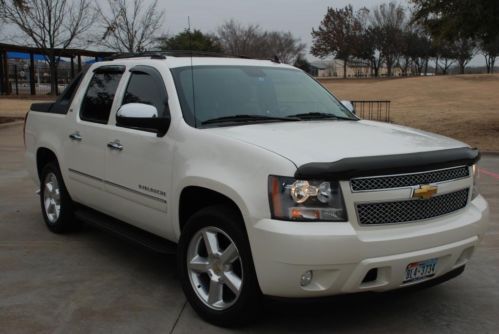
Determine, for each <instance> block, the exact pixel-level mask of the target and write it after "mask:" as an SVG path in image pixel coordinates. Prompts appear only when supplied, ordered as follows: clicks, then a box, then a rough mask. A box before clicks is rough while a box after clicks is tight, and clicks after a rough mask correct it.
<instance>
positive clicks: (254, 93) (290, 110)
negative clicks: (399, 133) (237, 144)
mask: <svg viewBox="0 0 499 334" xmlns="http://www.w3.org/2000/svg"><path fill="white" fill-rule="evenodd" d="M192 69H193V71H192ZM172 73H173V77H174V80H175V85H176V87H177V92H178V95H179V98H180V104H181V107H182V113H183V115H184V119H185V120H186V122H187V123H188V124H190V125H191V126H196V127H201V126H202V125H203V124H216V123H217V119H221V120H223V121H227V118H229V119H230V120H231V121H233V122H235V123H238V122H244V123H251V122H260V123H261V122H264V121H285V120H284V119H285V118H288V117H289V118H295V120H296V116H299V115H303V114H315V115H323V116H324V114H325V116H326V117H324V118H330V119H351V120H356V119H357V118H356V117H355V116H354V115H353V114H352V113H351V112H350V111H348V109H346V108H345V107H344V106H343V105H342V104H341V103H340V102H339V101H338V100H337V99H336V98H335V97H334V96H333V95H331V94H330V93H329V92H328V91H327V90H326V89H325V88H324V87H322V86H321V85H320V84H319V83H317V82H316V81H315V80H314V79H312V78H311V77H309V76H308V75H307V74H305V73H304V72H302V71H300V70H294V69H283V68H271V67H254V66H194V67H192V68H191V67H190V66H188V67H179V68H174V69H172ZM193 78H194V84H193ZM193 89H194V94H193ZM241 115H244V116H245V117H240V116H241ZM234 116H239V117H234ZM248 116H249V117H248ZM254 116H259V117H254ZM260 116H261V117H260ZM224 118H225V119H224ZM300 119H301V118H300ZM303 119H305V118H303Z"/></svg>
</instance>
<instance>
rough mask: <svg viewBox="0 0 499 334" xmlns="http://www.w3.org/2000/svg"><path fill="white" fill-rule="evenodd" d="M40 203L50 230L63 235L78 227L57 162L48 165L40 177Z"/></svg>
mask: <svg viewBox="0 0 499 334" xmlns="http://www.w3.org/2000/svg"><path fill="white" fill-rule="evenodd" d="M40 203H41V207H42V213H43V219H44V220H45V223H46V224H47V227H48V228H49V230H51V231H52V232H54V233H63V232H67V231H69V230H72V229H74V228H75V227H76V222H75V219H74V216H73V202H72V201H71V198H70V196H69V194H68V192H67V190H66V186H65V185H64V181H63V179H62V176H61V172H60V170H59V166H58V165H57V164H56V163H55V162H50V163H48V164H46V165H45V166H44V167H43V169H42V172H41V175H40Z"/></svg>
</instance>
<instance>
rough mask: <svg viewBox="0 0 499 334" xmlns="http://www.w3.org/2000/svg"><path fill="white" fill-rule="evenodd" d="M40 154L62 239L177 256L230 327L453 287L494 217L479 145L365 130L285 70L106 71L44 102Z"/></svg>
mask: <svg viewBox="0 0 499 334" xmlns="http://www.w3.org/2000/svg"><path fill="white" fill-rule="evenodd" d="M25 144H26V161H27V166H28V169H29V171H30V173H31V174H32V176H33V178H34V180H35V181H36V183H37V184H39V190H40V200H41V208H42V213H43V218H44V220H45V222H46V224H47V226H48V228H49V229H50V230H51V231H53V232H56V233H61V232H66V231H70V230H72V229H74V228H75V227H76V226H77V224H78V222H81V221H84V222H87V223H92V224H95V225H97V226H100V227H102V228H104V229H107V230H110V231H113V232H116V233H117V234H118V235H119V236H121V237H123V238H126V239H132V240H135V241H137V242H138V243H140V244H142V245H144V246H147V247H150V248H152V249H155V250H157V251H164V252H176V253H177V256H178V269H179V272H180V274H179V275H180V279H181V281H182V285H183V289H184V291H185V294H186V296H187V299H188V300H189V302H190V303H191V305H192V307H193V308H194V309H195V310H196V311H197V312H198V313H199V314H200V315H201V316H202V317H204V318H205V319H207V320H208V321H211V322H213V323H215V324H219V325H231V324H236V323H241V322H244V321H248V319H250V318H251V317H252V316H253V315H254V314H255V312H256V311H257V310H258V308H259V303H260V301H261V297H262V296H275V297H288V298H307V297H321V296H330V295H335V294H345V293H355V292H362V291H385V290H392V289H397V288H402V287H408V286H413V285H417V284H422V285H425V283H426V284H432V283H433V284H435V283H438V282H442V281H444V280H447V279H449V278H452V277H454V276H457V275H458V274H460V273H461V272H462V271H463V269H464V266H465V265H466V263H467V262H468V260H469V259H470V257H471V255H472V253H473V251H474V249H475V247H476V246H477V244H478V243H479V241H480V239H481V237H482V236H483V234H484V231H485V228H486V222H487V219H488V206H487V203H486V201H485V200H484V198H483V197H482V196H480V195H479V194H478V192H477V176H478V175H477V174H478V171H477V167H476V163H477V161H478V159H479V152H478V151H477V150H476V149H472V148H470V147H469V146H467V145H466V144H463V143H461V142H459V141H456V140H453V139H449V138H446V137H442V136H439V135H434V134H430V133H427V132H423V131H418V130H414V129H410V128H407V127H402V126H397V125H393V124H387V123H378V122H373V121H367V120H361V119H359V118H358V117H356V115H355V113H354V110H351V108H348V107H346V105H344V104H342V103H341V102H339V101H338V100H337V99H336V98H335V97H334V96H333V95H331V94H330V93H329V92H328V91H327V90H326V89H325V88H323V87H322V86H321V85H320V84H319V83H317V82H316V81H315V80H313V79H312V78H311V77H309V76H308V75H307V74H305V73H304V72H302V71H300V70H298V69H296V68H294V67H291V66H288V65H284V64H280V63H279V62H277V61H263V60H250V59H238V58H223V57H186V56H170V55H166V56H165V55H144V56H140V57H130V58H123V59H121V58H118V59H114V60H110V61H104V62H99V63H96V64H94V65H92V66H91V67H90V69H89V70H88V71H87V72H86V73H83V74H81V75H80V76H79V77H78V78H77V79H76V80H75V81H74V82H73V83H72V84H71V85H70V86H69V87H68V88H67V89H66V91H65V92H64V93H63V94H62V96H61V97H60V98H59V99H58V100H57V101H56V102H55V103H53V104H34V105H33V106H32V108H31V111H30V112H29V113H28V115H27V119H26V125H25ZM172 269H173V268H172ZM456 293H459V292H458V291H456Z"/></svg>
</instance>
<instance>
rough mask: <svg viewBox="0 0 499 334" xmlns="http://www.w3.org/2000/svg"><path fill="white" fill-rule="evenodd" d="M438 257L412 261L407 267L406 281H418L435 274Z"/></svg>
mask: <svg viewBox="0 0 499 334" xmlns="http://www.w3.org/2000/svg"><path fill="white" fill-rule="evenodd" d="M437 262H438V259H429V260H425V261H419V262H413V263H410V264H409V265H408V266H407V268H406V269H405V279H404V283H410V282H416V281H420V280H422V279H425V278H429V277H433V276H435V268H436V267H437Z"/></svg>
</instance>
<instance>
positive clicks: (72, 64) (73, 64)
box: [71, 56, 75, 79]
mask: <svg viewBox="0 0 499 334" xmlns="http://www.w3.org/2000/svg"><path fill="white" fill-rule="evenodd" d="M74 77H75V61H74V57H73V56H71V79H74Z"/></svg>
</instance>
